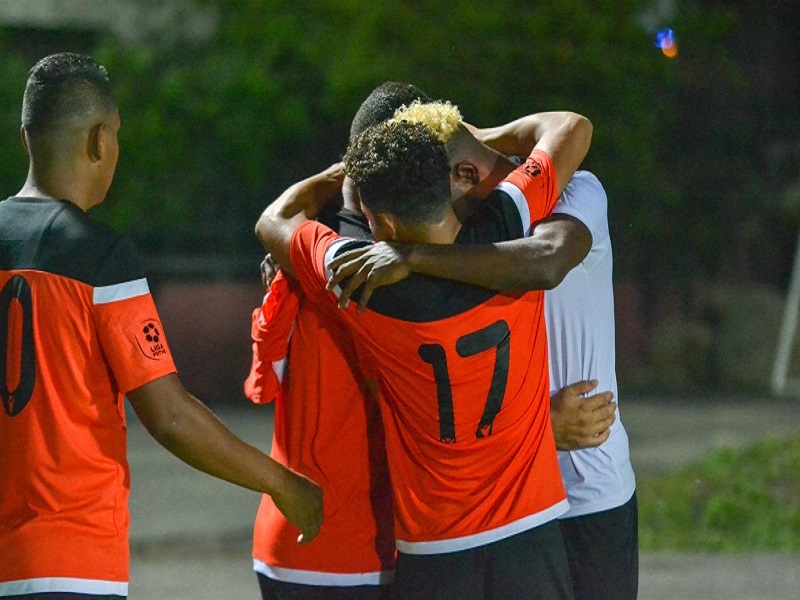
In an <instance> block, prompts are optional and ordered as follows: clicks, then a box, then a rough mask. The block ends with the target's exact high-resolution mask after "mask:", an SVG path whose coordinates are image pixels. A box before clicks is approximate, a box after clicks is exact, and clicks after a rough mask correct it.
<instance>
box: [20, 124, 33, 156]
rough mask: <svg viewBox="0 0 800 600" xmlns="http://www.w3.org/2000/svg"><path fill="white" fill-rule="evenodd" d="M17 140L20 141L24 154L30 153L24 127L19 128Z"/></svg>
mask: <svg viewBox="0 0 800 600" xmlns="http://www.w3.org/2000/svg"><path fill="white" fill-rule="evenodd" d="M19 138H20V139H21V140H22V147H23V148H25V152H28V153H30V151H31V149H30V147H29V146H28V134H27V133H26V132H25V126H24V125H22V126H20V128H19Z"/></svg>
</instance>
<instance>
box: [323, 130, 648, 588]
mask: <svg viewBox="0 0 800 600" xmlns="http://www.w3.org/2000/svg"><path fill="white" fill-rule="evenodd" d="M520 126H521V124H520V123H511V124H508V125H505V126H502V127H498V128H493V129H487V130H473V131H475V132H476V134H477V135H478V137H479V138H480V139H481V140H482V141H483V142H485V143H487V144H489V145H490V146H493V147H495V148H500V149H502V150H503V151H504V152H512V153H513V152H516V150H513V149H511V148H510V147H509V144H508V140H509V139H513V140H514V142H515V145H516V144H518V143H519V140H518V132H519V130H520ZM461 160H463V161H466V163H467V164H462V167H461V168H462V169H468V168H470V169H473V170H474V171H475V172H485V171H486V170H487V169H488V168H489V166H490V165H486V164H480V162H478V163H476V162H475V160H474V159H472V158H470V156H468V155H464V154H463V153H461V154H458V153H457V152H456V156H454V157H451V162H452V163H458V162H459V161H461ZM479 182H480V178H474V179H473V180H472V183H473V184H477V183H479ZM607 205H608V201H607V198H606V193H605V191H604V189H603V187H602V185H601V183H600V181H599V180H598V179H597V178H596V177H595V176H594V175H592V174H591V173H589V172H587V171H578V172H576V173H575V175H574V176H573V178H572V180H571V181H570V182H569V184H568V185H567V187H566V189H565V190H564V192H563V193H562V194H561V197H560V198H559V201H558V203H557V204H556V206H555V208H554V209H553V214H552V215H551V216H550V217H548V218H546V219H544V220H542V221H541V222H539V223H537V224H536V225H535V227H534V230H533V233H532V236H531V237H530V238H526V239H525V240H518V241H513V242H504V243H498V244H493V245H491V246H481V245H474V246H469V247H464V246H442V245H437V246H433V245H402V244H391V245H387V244H376V245H374V246H372V247H370V248H367V249H356V250H352V251H350V252H348V253H344V254H342V255H341V256H339V257H337V259H336V260H334V261H332V263H331V264H330V265H329V268H331V269H333V270H336V269H337V267H339V266H340V265H341V266H342V268H341V269H339V270H338V272H337V273H336V274H335V275H334V276H333V277H332V278H331V280H330V282H329V287H335V286H336V285H337V284H338V283H339V282H340V281H342V280H343V279H344V278H345V277H350V279H349V281H348V282H347V285H346V287H345V289H344V290H343V292H342V295H341V301H342V302H346V301H347V298H348V297H349V294H350V293H351V291H352V290H353V289H355V288H356V287H358V286H359V285H361V284H362V283H363V284H364V287H363V289H362V290H361V304H360V308H361V309H363V308H364V298H365V297H368V296H369V294H370V293H371V291H372V290H373V289H375V288H376V287H377V286H379V285H384V284H386V283H391V282H396V281H398V280H400V279H402V278H403V277H405V276H406V275H407V274H408V273H410V272H416V273H424V274H427V275H431V276H436V277H444V278H448V279H455V280H458V281H461V282H465V283H470V284H473V285H480V286H484V287H487V288H490V289H496V290H524V289H538V288H541V287H545V288H547V289H548V290H549V291H548V292H547V293H546V294H545V316H546V322H547V332H548V339H549V365H550V386H551V390H557V389H559V388H560V387H562V386H564V385H566V384H567V382H570V381H576V380H578V379H589V378H593V379H596V380H597V381H598V382H599V385H600V386H601V389H606V390H611V392H613V394H614V397H616V395H617V379H616V369H615V364H614V362H615V361H614V357H615V347H614V297H613V286H612V267H613V259H612V252H611V240H610V237H609V228H608V216H607ZM575 265H577V266H575ZM573 267H574V268H573ZM547 273H549V275H547ZM543 274H544V275H546V276H544V277H543ZM581 385H583V384H581ZM568 387H570V386H568ZM578 391H580V390H578ZM584 391H585V388H584ZM612 406H613V405H611V404H606V405H602V404H600V403H597V404H596V405H595V401H594V400H590V401H587V400H584V399H582V398H579V397H577V396H575V395H569V396H564V395H562V394H555V395H554V396H553V398H552V400H551V414H552V422H553V429H554V432H555V436H556V445H557V447H558V449H559V450H560V452H559V464H560V467H561V474H562V478H563V480H564V485H565V487H566V490H567V496H568V499H569V503H570V510H569V512H567V513H565V514H564V515H562V516H561V527H562V531H563V533H564V536H565V542H566V545H567V556H568V558H569V562H570V574H571V577H572V584H573V589H574V592H575V597H576V598H579V599H587V600H588V599H594V598H619V599H625V600H627V599H633V598H636V596H637V591H638V573H639V569H638V535H637V530H638V528H637V506H636V495H635V477H634V472H633V469H632V467H631V462H630V452H629V447H628V437H627V434H626V432H625V428H624V427H623V425H622V422H621V421H620V420H619V419H612V421H613V425H611V426H610V428H608V427H607V424H610V423H609V422H608V421H607V419H608V418H609V417H610V415H608V414H607V411H608V410H609V408H610V407H612ZM581 416H583V418H585V419H586V420H587V426H583V425H582V424H581ZM602 427H606V429H605V430H603V431H601V428H602Z"/></svg>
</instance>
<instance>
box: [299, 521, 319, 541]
mask: <svg viewBox="0 0 800 600" xmlns="http://www.w3.org/2000/svg"><path fill="white" fill-rule="evenodd" d="M318 535H319V525H314V526H312V527H308V528H306V530H305V531H303V532H302V533H301V534H300V535H298V536H297V543H298V544H308V543H309V542H310V541H311V540H313V539H314V538H315V537H317V536H318Z"/></svg>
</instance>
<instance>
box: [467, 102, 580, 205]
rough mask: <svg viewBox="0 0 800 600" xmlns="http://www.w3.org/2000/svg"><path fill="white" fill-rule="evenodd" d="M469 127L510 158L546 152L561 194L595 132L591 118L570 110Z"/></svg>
mask: <svg viewBox="0 0 800 600" xmlns="http://www.w3.org/2000/svg"><path fill="white" fill-rule="evenodd" d="M466 127H467V128H468V129H469V130H470V131H471V132H472V134H473V135H474V136H475V138H476V139H477V140H478V141H480V142H482V143H484V144H486V145H487V146H489V148H492V149H493V150H496V151H498V152H500V153H502V154H505V155H507V156H514V155H517V156H519V155H522V156H525V155H527V154H529V153H530V152H531V150H533V149H538V150H542V151H544V152H546V153H547V154H548V155H550V158H551V159H552V160H553V166H554V167H555V170H556V176H557V178H558V193H559V194H560V193H561V192H563V191H564V188H565V187H567V183H569V180H570V179H572V175H573V174H574V173H575V171H576V169H577V168H578V167H579V166H580V164H581V163H582V162H583V159H584V158H585V157H586V153H587V152H588V151H589V146H590V145H591V143H592V131H593V126H592V122H591V121H590V120H589V119H587V118H586V117H584V116H582V115H579V114H577V113H573V112H568V111H553V112H541V113H535V114H532V115H528V116H525V117H521V118H519V119H517V120H515V121H511V122H510V123H506V124H505V125H499V126H497V127H488V128H484V129H481V128H477V127H473V126H471V125H466Z"/></svg>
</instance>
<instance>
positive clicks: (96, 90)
mask: <svg viewBox="0 0 800 600" xmlns="http://www.w3.org/2000/svg"><path fill="white" fill-rule="evenodd" d="M115 110H117V103H116V101H115V100H114V94H113V92H112V91H111V84H110V82H109V80H108V73H107V72H106V69H105V67H103V66H102V65H100V64H98V63H97V61H96V60H95V59H93V58H92V57H90V56H83V55H80V54H73V53H71V52H62V53H59V54H51V55H50V56H47V57H45V58H43V59H41V60H40V61H39V62H37V63H36V64H35V65H34V66H33V68H32V69H31V70H30V73H29V74H28V83H27V85H26V86H25V94H24V96H23V98H22V125H23V126H24V127H25V130H26V131H28V132H29V133H33V134H40V133H44V132H46V131H47V130H48V129H50V128H52V127H54V126H58V125H59V124H60V123H63V122H66V121H69V120H71V119H76V118H85V116H87V115H103V114H108V113H109V112H114V111H115Z"/></svg>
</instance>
